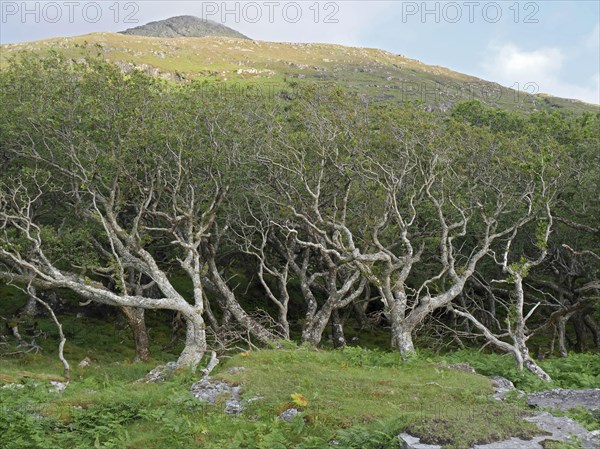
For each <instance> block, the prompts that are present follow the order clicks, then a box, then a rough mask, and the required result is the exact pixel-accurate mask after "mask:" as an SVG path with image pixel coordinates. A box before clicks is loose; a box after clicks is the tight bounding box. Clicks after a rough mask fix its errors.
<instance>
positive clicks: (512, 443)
mask: <svg viewBox="0 0 600 449" xmlns="http://www.w3.org/2000/svg"><path fill="white" fill-rule="evenodd" d="M525 419H526V420H527V421H529V422H532V423H534V424H536V425H537V426H538V427H539V428H540V430H541V431H542V432H543V433H544V434H543V435H538V436H536V437H534V438H532V439H531V440H522V439H520V438H509V439H508V440H504V441H497V442H495V443H489V444H476V445H475V446H473V447H472V448H471V449H544V446H543V442H544V441H547V440H554V441H564V442H573V441H574V440H577V441H579V442H580V443H581V446H582V447H583V448H585V449H598V448H600V432H589V431H588V430H587V429H585V428H584V427H583V426H581V425H580V424H579V423H577V422H576V421H574V420H572V419H571V418H565V417H557V416H552V415H551V414H550V413H547V412H541V413H538V414H536V415H535V416H531V417H528V418H525ZM398 437H399V440H400V449H441V446H438V445H434V444H424V443H421V442H420V439H419V438H417V437H413V436H412V435H409V434H407V433H401V434H400V435H398Z"/></svg>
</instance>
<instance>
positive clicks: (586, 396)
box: [527, 388, 600, 411]
mask: <svg viewBox="0 0 600 449" xmlns="http://www.w3.org/2000/svg"><path fill="white" fill-rule="evenodd" d="M527 404H529V405H530V406H531V407H550V408H557V409H559V410H563V411H564V410H569V409H572V408H576V407H583V408H585V409H587V410H598V409H600V388H595V389H591V390H563V389H556V390H547V391H540V392H537V393H531V394H529V396H528V397H527Z"/></svg>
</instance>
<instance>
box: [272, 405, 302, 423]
mask: <svg viewBox="0 0 600 449" xmlns="http://www.w3.org/2000/svg"><path fill="white" fill-rule="evenodd" d="M299 413H300V411H298V409H295V408H288V409H287V410H285V411H283V412H281V414H280V415H279V416H278V417H277V419H280V420H282V421H285V422H292V421H293V419H294V417H295V416H296V415H298V414H299Z"/></svg>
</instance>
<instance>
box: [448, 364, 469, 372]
mask: <svg viewBox="0 0 600 449" xmlns="http://www.w3.org/2000/svg"><path fill="white" fill-rule="evenodd" d="M448 368H450V369H454V370H457V371H464V372H465V373H473V374H475V368H473V367H472V366H471V365H469V364H468V363H453V364H452V365H448Z"/></svg>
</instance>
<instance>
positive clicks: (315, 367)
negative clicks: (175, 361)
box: [0, 347, 534, 449]
mask: <svg viewBox="0 0 600 449" xmlns="http://www.w3.org/2000/svg"><path fill="white" fill-rule="evenodd" d="M38 357H42V356H40V355H38V356H35V357H31V358H27V359H26V360H25V362H26V363H24V364H23V363H22V364H21V368H23V367H24V366H25V367H27V368H31V369H38V370H39V369H41V364H40V360H38ZM115 358H117V357H115ZM46 361H47V362H48V360H46ZM30 364H31V366H29V365H30ZM153 366H154V365H153V364H131V363H123V362H122V361H113V362H112V363H110V362H104V363H102V364H100V363H94V364H93V365H92V366H91V367H89V368H86V369H79V368H76V369H75V372H74V379H75V380H74V382H72V384H71V385H70V386H69V387H68V389H67V390H66V391H65V392H64V393H62V394H58V393H50V392H48V388H47V385H46V383H45V382H43V381H41V380H36V379H31V378H21V379H20V382H22V384H23V385H24V387H23V388H21V389H0V405H1V406H2V408H3V410H4V413H3V414H2V417H1V418H0V437H2V441H4V442H7V441H8V443H7V444H8V445H7V446H5V447H7V448H17V447H19V448H22V447H31V448H37V447H56V448H63V447H65V448H66V447H69V448H75V449H77V448H80V447H81V448H83V447H107V448H108V447H123V448H169V449H172V448H178V447H181V448H193V447H206V448H215V449H217V448H219V449H221V448H299V449H300V448H311V447H314V448H322V447H326V446H327V444H328V442H329V441H330V440H334V439H335V440H337V441H338V442H340V446H338V447H346V448H352V447H356V448H361V449H365V448H367V447H369V446H366V445H365V444H367V443H366V442H377V441H379V443H377V444H384V445H383V446H381V445H380V446H373V447H382V448H385V447H394V446H393V445H385V444H388V443H389V444H392V443H391V441H394V438H395V435H397V433H398V432H400V431H401V430H409V431H410V432H411V433H413V434H416V435H419V436H421V437H422V438H423V439H424V440H425V441H431V442H434V441H437V442H440V443H443V444H446V446H447V447H448V448H467V447H469V446H470V445H471V444H472V443H474V442H483V441H492V440H497V439H503V438H506V437H508V436H510V435H520V436H528V435H531V434H532V433H533V431H534V428H533V426H532V425H530V424H529V423H526V422H524V421H522V420H521V419H520V416H521V414H522V413H523V409H521V408H520V407H519V406H515V405H510V404H499V403H497V402H495V401H494V400H493V399H492V398H491V392H492V390H491V385H490V381H489V380H488V379H486V378H485V377H482V376H478V375H471V374H467V373H463V372H459V371H454V370H450V369H446V368H443V367H440V366H437V365H435V364H433V363H430V362H426V361H423V360H419V359H415V360H413V361H410V362H409V363H407V364H402V362H401V360H400V358H399V356H398V355H397V354H392V353H381V352H377V351H368V350H363V349H359V348H349V349H346V350H344V351H315V350H311V349H307V348H294V347H289V348H288V349H283V350H263V351H257V352H249V353H242V354H238V355H235V356H233V357H232V358H230V359H228V360H226V361H225V362H224V363H223V364H222V365H220V366H219V368H218V371H216V372H215V373H214V376H215V377H217V378H220V379H223V380H226V381H227V382H230V383H231V384H240V383H241V384H243V385H244V387H243V390H242V394H243V397H244V398H251V397H254V396H255V395H257V394H258V395H260V396H262V399H261V400H258V401H254V402H252V403H250V404H249V406H248V408H247V410H246V411H245V412H244V413H243V414H242V415H241V416H239V417H230V416H226V415H224V414H223V413H222V410H223V403H219V404H216V405H214V406H211V405H205V404H201V403H199V402H198V401H196V400H195V399H193V397H192V396H191V394H190V393H189V392H188V389H189V386H190V385H191V384H192V383H193V382H194V381H195V380H197V379H198V376H197V375H194V374H192V373H189V372H182V373H179V374H178V375H176V376H175V377H174V378H172V379H170V380H169V381H167V382H164V383H162V384H139V383H135V382H134V381H135V380H136V379H139V378H140V377H142V376H143V375H144V373H145V372H147V371H148V370H149V369H151V368H152V367H153ZM233 366H244V367H246V370H243V371H239V372H236V373H234V374H227V369H228V368H231V367H233ZM46 368H47V369H48V371H51V370H53V371H54V370H56V371H58V366H57V365H56V364H53V363H50V364H48V365H47V366H46ZM15 369H16V366H14V365H13V366H12V370H13V371H14V370H15ZM3 370H4V371H5V372H6V371H9V372H10V371H11V368H10V367H8V368H6V367H4V368H3ZM294 393H299V394H302V395H303V396H304V397H305V398H306V399H307V400H308V403H307V404H306V406H305V407H301V409H302V416H301V417H300V418H298V419H297V420H296V421H294V422H293V423H290V424H288V423H285V422H281V421H277V419H276V418H277V416H278V414H279V413H281V411H283V410H285V409H286V408H288V407H290V406H292V405H293V399H292V397H291V395H292V394H294ZM8 410H10V413H7V411H8ZM32 412H35V413H32ZM36 414H37V415H36ZM40 416H43V417H44V418H43V419H40ZM440 436H441V437H440ZM386 441H387V443H386Z"/></svg>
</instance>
